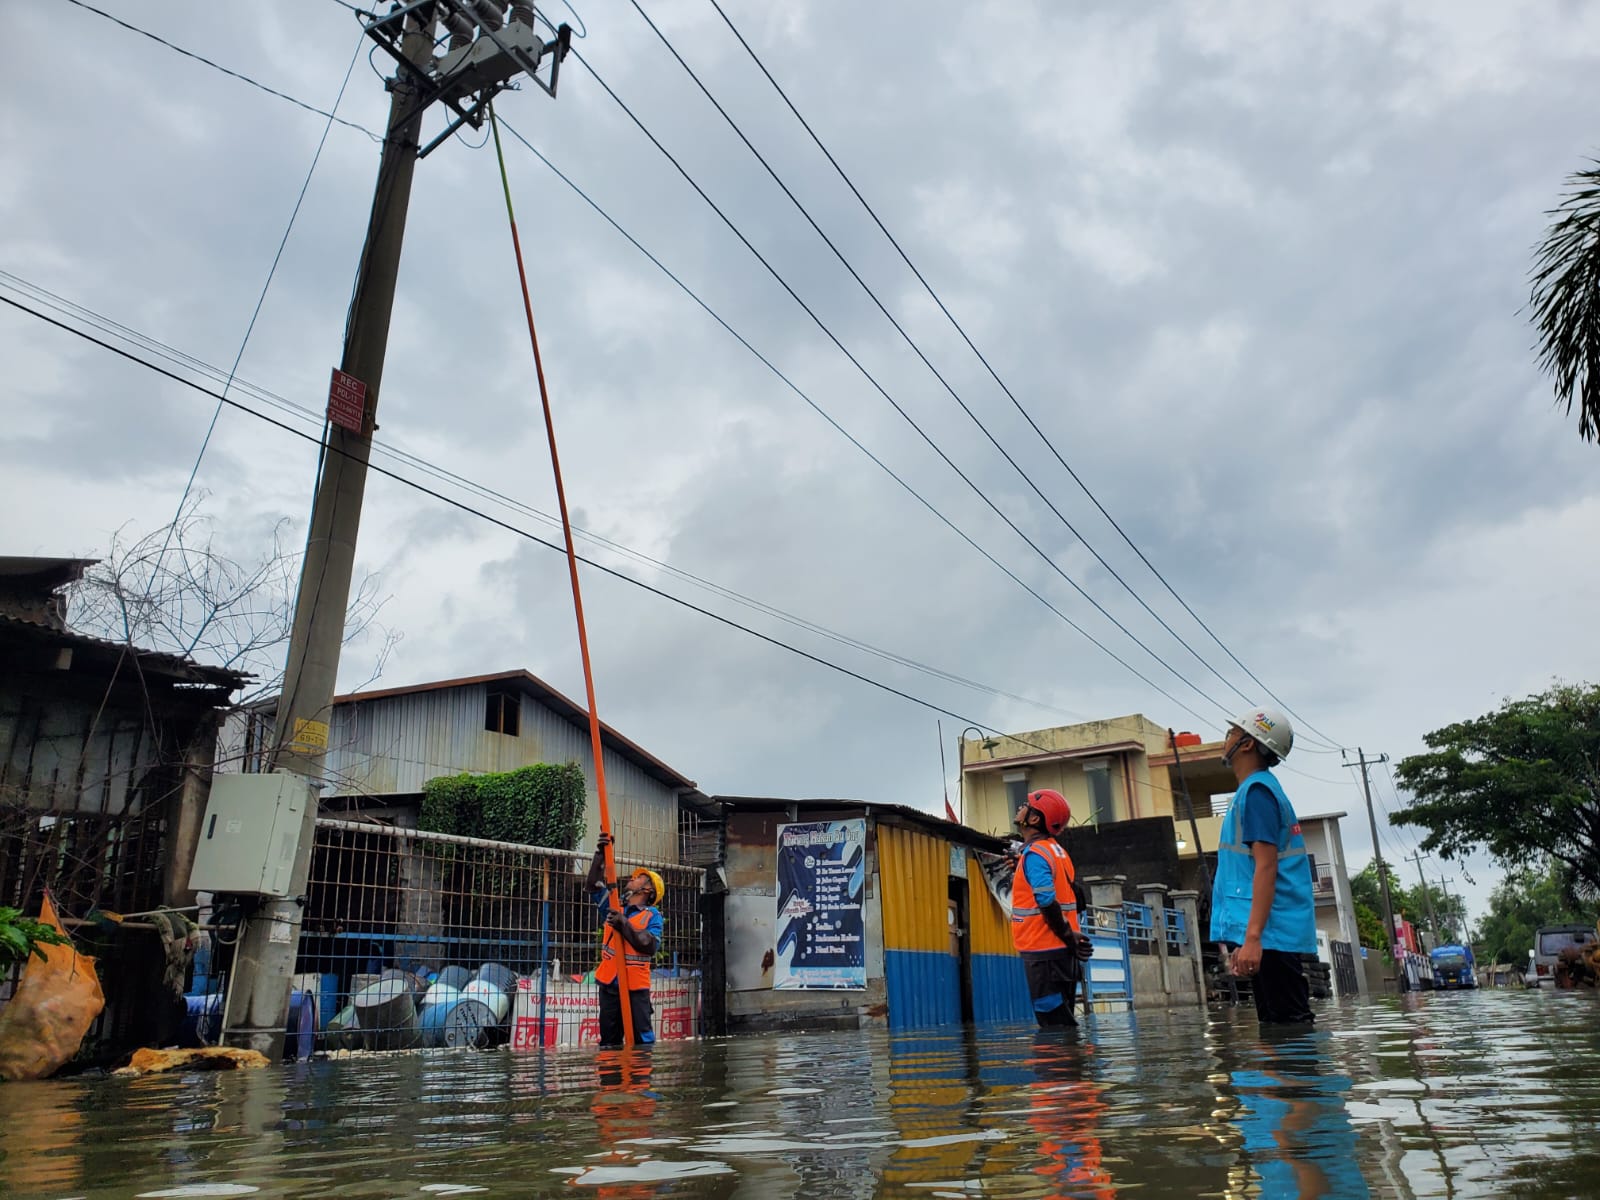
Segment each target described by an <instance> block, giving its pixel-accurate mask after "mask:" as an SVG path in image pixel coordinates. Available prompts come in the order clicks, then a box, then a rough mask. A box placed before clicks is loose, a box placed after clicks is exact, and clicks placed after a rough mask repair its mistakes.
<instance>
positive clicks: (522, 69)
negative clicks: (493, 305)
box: [222, 0, 571, 1059]
mask: <svg viewBox="0 0 1600 1200" xmlns="http://www.w3.org/2000/svg"><path fill="white" fill-rule="evenodd" d="M506 8H507V0H414V2H402V3H397V4H395V5H394V6H393V7H392V8H391V9H390V11H389V12H388V13H386V14H383V15H381V16H375V17H373V18H371V20H370V21H369V22H368V23H367V25H366V32H367V35H368V36H369V37H371V38H372V40H373V41H374V42H376V43H377V45H378V47H379V48H380V49H382V50H384V51H385V52H386V53H388V54H389V56H390V57H391V58H393V59H394V61H395V66H396V70H395V75H394V77H393V78H392V79H390V80H388V82H387V87H388V90H389V93H390V102H389V120H388V124H387V126H386V127H385V136H384V141H383V152H382V155H381V157H380V158H379V161H378V181H377V186H376V187H375V189H374V192H373V197H372V211H371V214H370V216H369V217H368V222H367V236H366V242H365V244H364V245H363V247H362V251H361V261H360V265H359V267H358V269H357V275H356V285H355V293H354V296H353V299H352V301H351V306H350V314H349V321H348V324H347V326H346V328H345V342H344V353H343V356H342V359H341V362H340V368H339V370H340V372H341V373H342V376H343V378H341V375H340V374H336V375H335V376H334V380H335V382H334V385H333V388H332V389H331V390H330V397H329V407H328V419H329V424H328V442H327V451H326V453H325V454H324V455H323V461H322V470H321V475H320V476H319V478H318V480H317V492H316V498H315V500H314V501H313V502H312V508H311V526H310V531H309V533H308V536H307V539H306V552H305V558H304V560H303V562H302V565H301V573H300V589H299V593H298V596H297V598H296V601H295V614H294V625H293V627H292V631H291V633H290V638H289V654H288V662H287V665H286V667H285V670H284V677H283V691H282V693H281V694H280V696H279V698H278V710H277V717H276V725H275V732H274V738H275V742H274V746H273V752H272V758H271V768H272V770H274V771H282V772H288V773H291V774H295V775H299V776H302V777H304V778H306V779H309V780H311V781H313V786H314V787H317V786H320V784H321V781H322V779H323V773H324V772H323V758H324V755H325V754H326V752H327V748H328V733H329V726H330V724H331V721H332V714H333V696H334V686H335V684H336V682H337V678H338V672H339V652H340V650H341V649H342V647H343V644H344V625H345V610H346V608H347V607H348V604H349V599H350V581H351V576H352V574H353V573H354V569H355V552H356V535H357V532H358V530H359V528H360V524H361V504H362V499H363V496H364V493H365V491H366V482H367V463H368V459H369V457H370V455H371V452H372V434H373V431H374V430H376V429H377V422H376V420H375V418H376V416H377V407H378V393H379V387H380V385H381V383H382V380H383V365H384V356H385V353H386V351H387V349H388V342H389V319H390V314H391V313H392V311H393V308H394V296H395V284H396V281H397V279H398V276H399V272H400V250H401V244H402V242H403V241H404V239H405V226H406V210H407V208H408V207H409V204H410V200H411V181H412V177H413V175H414V174H415V171H416V164H417V160H418V159H419V158H423V157H426V156H427V155H428V154H429V153H431V152H432V151H433V150H434V149H435V148H437V147H438V146H439V145H440V144H442V143H443V142H444V141H445V140H446V139H447V138H449V137H450V136H451V135H452V134H453V133H454V132H455V131H456V129H458V128H459V127H460V126H462V125H464V124H466V125H471V126H473V127H474V128H478V127H480V126H481V125H482V124H483V122H484V120H485V118H486V117H487V114H488V105H489V103H490V101H491V100H492V99H493V98H494V96H495V94H496V93H498V92H500V91H501V90H503V89H504V88H505V87H506V86H507V84H508V83H509V82H510V81H511V80H512V79H513V78H515V77H516V76H517V75H519V74H523V73H526V74H527V75H528V76H530V77H531V78H532V79H533V80H534V82H536V83H538V84H539V86H540V87H542V88H543V89H544V90H545V91H546V92H548V93H549V94H550V95H551V96H552V97H553V96H554V95H555V89H556V80H557V77H558V74H559V71H560V64H561V59H562V58H563V57H564V56H565V55H566V52H567V49H568V47H569V45H570V39H571V30H570V29H569V28H568V27H567V26H565V25H562V26H561V27H560V29H559V30H558V32H557V37H556V40H555V41H553V42H550V43H548V44H546V43H544V42H543V41H542V39H541V38H540V37H539V35H538V34H537V32H536V31H535V28H534V10H533V5H532V3H531V2H527V0H516V2H515V3H511V4H510V8H511V14H510V20H509V21H507V19H506ZM441 20H442V21H443V22H444V24H445V27H446V28H447V29H448V30H449V33H450V43H449V48H448V50H447V51H446V52H445V53H444V54H443V55H441V56H439V57H435V50H436V48H437V43H436V41H435V30H436V28H437V25H438V23H439V22H440V21H441ZM546 57H548V59H549V64H550V66H549V82H548V83H547V82H546V81H545V80H544V79H541V78H539V76H538V74H537V71H538V68H539V65H540V60H541V59H542V58H546ZM435 102H439V103H442V104H444V105H445V106H446V107H448V108H449V109H450V110H451V111H452V112H453V113H454V114H455V117H454V119H451V120H450V121H449V122H448V123H447V125H446V127H445V129H444V131H443V132H442V133H440V134H439V135H438V136H437V137H436V138H434V139H433V140H432V141H431V142H429V143H428V145H426V146H422V145H421V136H422V123H423V117H424V116H425V115H426V113H427V111H428V110H429V108H430V107H432V105H433V104H434V103H435ZM341 402H342V403H341ZM317 810H318V803H317V801H316V800H315V799H313V800H312V802H311V803H309V804H307V805H306V811H305V814H304V817H303V819H302V821H301V826H300V831H299V842H298V843H297V846H296V850H295V857H294V867H293V870H292V873H291V877H290V891H291V893H292V894H291V896H290V897H289V898H286V899H273V898H266V899H263V900H262V901H261V903H260V905H259V906H258V907H256V908H255V909H254V911H250V912H247V915H246V917H245V920H244V927H243V929H242V930H241V932H240V935H239V944H238V948H237V950H236V952H235V954H234V960H233V969H232V973H231V978H230V980H229V984H228V994H227V1002H226V1006H225V1008H224V1013H223V1022H222V1024H223V1035H222V1037H223V1041H224V1042H225V1043H226V1044H228V1045H233V1046H241V1047H247V1048H250V1049H255V1050H260V1051H261V1052H262V1053H264V1054H266V1055H267V1056H268V1057H269V1058H273V1059H276V1058H277V1057H279V1056H280V1055H281V1053H282V1048H283V1038H284V1025H285V1023H286V1021H287V1019H288V1012H289V984H290V979H291V976H292V975H293V974H294V968H295V960H296V958H297V956H298V953H299V943H300V922H301V916H302V911H303V909H304V906H305V899H306V889H307V886H308V884H309V881H310V875H311V855H312V847H313V844H314V842H315V839H316V822H317Z"/></svg>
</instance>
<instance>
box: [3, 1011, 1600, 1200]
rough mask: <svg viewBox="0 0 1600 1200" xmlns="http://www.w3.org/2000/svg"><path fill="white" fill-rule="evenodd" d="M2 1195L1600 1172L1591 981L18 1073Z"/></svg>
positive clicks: (1561, 1177)
mask: <svg viewBox="0 0 1600 1200" xmlns="http://www.w3.org/2000/svg"><path fill="white" fill-rule="evenodd" d="M0 1151H3V1155H4V1156H3V1157H0V1195H3V1196H5V1197H7V1200H24V1198H27V1200H32V1198H34V1197H49V1198H50V1200H65V1198H67V1197H87V1198H91V1200H99V1198H101V1197H132V1196H182V1195H187V1196H234V1195H237V1196H245V1195H249V1196H259V1197H262V1198H263V1200H265V1198H268V1197H334V1196H338V1197H352V1198H355V1197H417V1198H419V1200H425V1198H427V1197H431V1196H450V1195H474V1196H483V1197H486V1198H487V1197H497V1196H567V1197H573V1198H574V1200H578V1198H582V1197H587V1196H595V1197H602V1196H606V1197H655V1196H681V1197H719V1198H731V1197H740V1198H750V1200H778V1198H783V1197H806V1198H811V1197H835V1196H839V1197H863V1198H864V1197H889V1196H893V1197H916V1198H918V1200H929V1198H932V1197H940V1198H946V1200H955V1198H963V1200H964V1198H967V1197H976V1196H1000V1197H1056V1196H1060V1197H1068V1196H1071V1197H1076V1196H1089V1197H1109V1196H1113V1195H1123V1194H1127V1195H1139V1196H1148V1197H1165V1196H1247V1195H1262V1196H1341V1197H1342V1196H1399V1197H1411V1196H1416V1197H1423V1196H1444V1197H1455V1196H1539V1197H1543V1196H1600V996H1597V995H1595V994H1594V993H1585V994H1577V993H1563V994H1559V995H1556V994H1551V993H1549V992H1542V993H1540V992H1525V991H1520V990H1516V991H1509V990H1508V991H1485V992H1478V993H1472V992H1453V993H1439V994H1427V995H1421V996H1410V997H1403V998H1402V997H1395V998H1387V999H1384V1000H1379V1001H1374V1002H1371V1003H1367V1004H1361V1005H1355V1004H1350V1005H1344V1006H1333V1005H1329V1006H1325V1007H1324V1008H1323V1010H1322V1012H1321V1015H1320V1017H1319V1022H1318V1026H1317V1028H1316V1030H1315V1032H1312V1033H1309V1034H1304V1033H1302V1034H1284V1033H1276V1034H1270V1035H1264V1034H1263V1033H1262V1032H1261V1031H1260V1030H1259V1029H1258V1027H1257V1026H1256V1023H1255V1020H1254V1014H1253V1012H1251V1011H1250V1010H1248V1009H1237V1010H1228V1009H1213V1010H1211V1011H1209V1012H1206V1011H1202V1010H1197V1009H1196V1010H1183V1011H1174V1012H1170V1013H1169V1012H1148V1011H1146V1012H1140V1013H1137V1014H1132V1015H1130V1014H1110V1015H1108V1014H1099V1015H1096V1016H1093V1017H1091V1018H1089V1019H1088V1021H1087V1022H1086V1024H1085V1026H1084V1027H1083V1028H1082V1029H1081V1030H1080V1031H1078V1032H1076V1033H1067V1034H1063V1033H1060V1032H1056V1031H1052V1032H1049V1033H1041V1032H1038V1031H1035V1030H1033V1029H1032V1028H1024V1027H1021V1026H999V1027H982V1028H978V1029H975V1030H974V1029H967V1030H961V1029H952V1030H942V1031H937V1032H930V1033H925V1034H920V1035H907V1036H891V1035H889V1034H886V1033H882V1032H875V1033H832V1032H830V1033H810V1034H807V1033H795V1034H773V1035H766V1036H760V1037H743V1038H734V1039H718V1040H714V1041H709V1042H686V1043H685V1042H679V1043H670V1042H669V1043H663V1044H662V1045H661V1046H659V1047H658V1048H657V1049H655V1050H654V1052H653V1053H652V1052H646V1051H633V1052H629V1053H626V1054H622V1053H618V1052H596V1051H584V1050H562V1051H552V1052H548V1053H545V1054H538V1053H534V1054H526V1055H523V1054H517V1055H513V1054H511V1053H509V1052H505V1051H498V1052H491V1053H475V1052H470V1051H448V1050H441V1051H429V1052H426V1053H422V1054H413V1055H398V1056H382V1057H371V1058H365V1059H362V1060H359V1061H353V1062H352V1061H344V1062H318V1063H307V1064H301V1065H298V1066H292V1067H284V1068H281V1069H273V1070H267V1071H253V1072H243V1073H238V1074H233V1073H229V1074H193V1075H186V1076H156V1077H149V1078H145V1079H137V1080H121V1079H112V1078H100V1079H93V1080H80V1081H63V1082H51V1083H42V1084H11V1085H0Z"/></svg>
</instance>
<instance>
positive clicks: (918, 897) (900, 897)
mask: <svg viewBox="0 0 1600 1200" xmlns="http://www.w3.org/2000/svg"><path fill="white" fill-rule="evenodd" d="M877 828H878V889H879V893H878V894H879V897H880V905H881V908H882V912H883V974H884V984H885V986H886V988H887V991H888V993H889V1028H891V1029H916V1028H919V1027H923V1026H928V1025H945V1024H959V1023H960V1021H961V979H960V975H959V972H960V968H961V962H960V960H959V959H958V958H956V957H955V956H954V955H952V954H951V953H950V931H949V924H948V920H947V908H946V901H947V897H948V895H949V889H950V847H949V843H948V842H946V841H945V840H944V839H943V838H937V837H934V836H932V835H931V834H926V833H919V832H917V831H916V830H913V829H905V828H901V827H899V826H894V825H883V824H880V825H878V827H877Z"/></svg>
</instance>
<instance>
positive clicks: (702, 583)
mask: <svg viewBox="0 0 1600 1200" xmlns="http://www.w3.org/2000/svg"><path fill="white" fill-rule="evenodd" d="M501 124H502V125H504V122H503V121H502V122H501ZM0 283H4V284H6V285H8V286H11V287H12V288H14V289H15V290H17V291H19V292H21V293H23V294H24V295H27V296H28V297H29V298H30V299H32V300H34V301H35V302H36V303H40V304H43V305H44V306H45V307H46V308H49V309H51V310H53V311H55V312H59V313H61V314H63V315H65V316H71V317H73V318H74V319H77V320H81V321H84V322H85V323H87V324H90V325H92V326H94V327H96V328H98V329H100V330H101V331H102V332H105V333H108V334H114V335H115V336H117V337H119V338H122V339H123V340H125V341H128V342H131V343H132V344H134V345H137V346H139V347H140V348H141V349H144V350H146V351H148V352H149V353H152V354H155V355H157V356H158V357H161V358H164V359H166V360H167V361H168V362H171V363H174V364H176V365H180V366H183V367H186V368H188V369H190V370H193V371H196V372H198V373H199V374H201V375H204V376H206V377H208V378H211V379H214V380H217V381H219V382H220V381H222V380H223V379H225V378H227V377H228V376H227V374H226V373H225V372H224V371H223V370H222V369H221V368H220V367H217V366H214V365H212V364H210V363H207V362H205V361H204V360H203V359H199V358H196V357H194V356H193V355H189V354H186V353H184V352H183V351H181V350H178V349H177V348H176V347H173V346H170V345H168V344H167V343H165V342H162V341H160V340H158V339H156V338H153V337H151V336H149V335H148V334H144V333H142V332H140V331H138V330H136V329H133V328H132V327H130V326H127V325H123V324H121V323H120V322H117V321H115V320H113V319H112V318H110V317H107V316H105V315H103V314H101V313H98V312H96V311H95V310H93V309H89V308H85V307H84V306H83V305H80V304H76V303H74V302H73V301H70V300H67V299H66V298H64V297H62V296H59V295H57V294H56V293H54V292H51V291H49V290H48V289H46V288H43V287H41V286H39V285H38V284H35V283H32V282H30V281H28V280H26V279H23V278H22V277H21V276H18V275H15V274H13V273H11V272H9V271H6V270H3V269H0ZM233 384H234V390H236V391H241V392H244V393H246V394H247V395H249V396H250V397H252V398H253V399H256V400H259V401H261V402H262V403H265V404H268V405H271V406H272V407H274V408H276V409H278V410H280V411H281V412H284V413H286V414H288V415H290V416H294V417H297V418H301V419H304V420H306V421H308V422H310V423H311V425H312V427H313V428H315V429H317V430H319V431H320V430H321V429H322V427H323V424H324V421H325V418H324V416H323V415H322V414H319V413H318V412H317V411H316V410H314V409H312V408H309V407H307V406H305V405H302V404H298V403H296V402H295V401H293V400H290V399H288V398H286V397H284V396H282V395H279V394H278V393H276V392H272V391H269V390H267V389H266V388H263V387H261V386H259V385H257V384H254V383H251V382H249V381H248V380H243V379H238V378H234V380H233ZM372 446H373V449H374V450H375V451H377V452H378V453H380V454H383V455H385V456H387V457H389V458H391V459H393V460H395V461H398V462H402V463H405V464H406V465H408V466H411V467H414V468H415V469H417V470H419V471H421V472H423V473H424V474H426V475H428V476H430V477H432V478H434V479H437V480H440V481H441V482H448V483H451V484H454V485H456V486H459V487H462V488H465V489H466V490H468V491H470V492H472V493H473V494H475V495H478V496H480V497H482V498H484V499H487V500H492V501H494V502H496V503H498V504H501V505H503V506H505V507H506V508H508V509H511V510H513V511H516V512H520V513H523V514H525V515H527V516H529V517H532V518H534V519H535V520H538V521H541V522H544V523H546V524H551V525H554V524H556V518H554V517H552V516H551V515H550V514H548V513H545V512H543V511H541V510H540V509H537V508H534V507H532V506H531V505H528V504H526V503H524V502H522V501H520V500H517V499H515V498H514V497H511V496H508V495H506V494H505V493H503V492H499V491H496V490H495V489H493V488H491V487H489V486H487V485H485V484H482V483H479V482H477V481H476V480H473V479H470V478H468V477H466V476H464V475H460V474H457V473H455V472H453V471H450V470H449V469H448V468H445V467H442V466H440V465H439V464H437V463H434V462H432V461H431V460H429V459H427V458H424V457H422V456H420V455H416V454H413V453H411V452H409V451H407V450H405V449H403V448H401V447H399V446H395V445H393V444H389V443H385V442H383V441H380V440H379V439H377V438H374V439H373V440H372ZM573 529H574V531H575V532H577V533H578V534H579V535H580V536H582V537H583V538H584V539H585V540H586V541H588V542H591V543H593V544H595V545H597V546H602V547H604V548H606V549H607V550H610V551H612V552H613V553H616V554H618V555H621V556H622V557H625V558H628V559H632V560H633V561H636V562H638V563H640V564H641V565H644V566H648V567H651V568H654V569H656V570H659V571H662V572H664V573H666V574H668V575H671V576H673V577H675V578H678V579H681V580H683V581H685V582H687V583H690V584H692V585H693V586H695V587H698V588H701V589H703V590H705V591H708V592H711V593H712V594H714V595H717V596H721V597H722V598H724V599H727V600H731V601H733V602H734V603H737V604H740V605H742V606H744V607H746V608H750V609H751V610H753V611H756V612H759V613H762V614H764V615H766V616H770V617H773V618H775V619H777V620H780V621H783V622H785V623H787V624H790V625H793V626H795V627H796V628H800V629H804V630H806V631H808V632H811V633H814V634H817V635H818V636H820V637H823V638H826V639H828V640H830V641H833V642H836V643H838V644H840V645H844V646H848V647H850V648H852V649H856V650H860V651H862V652H864V653H866V654H870V655H873V656H874V657H877V658H880V659H882V660H884V661H887V662H892V663H895V664H896V665H899V666H903V667H906V668H908V669H910V670H914V671H919V672H921V673H924V674H927V675H930V676H932V677H934V678H938V679H942V680H945V681H946V682H950V683H955V684H958V685H960V686H962V687H967V688H970V689H972V690H974V691H979V692H984V693H986V694H988V695H991V696H994V697H996V698H999V699H1006V700H1014V701H1017V702H1019V703H1022V704H1027V705H1029V706H1031V707H1034V708H1038V709H1043V710H1047V711H1054V712H1059V713H1062V714H1063V715H1066V716H1069V717H1072V718H1073V719H1075V720H1082V719H1083V718H1082V714H1079V713H1073V712H1069V711H1068V710H1066V709H1062V708H1060V707H1058V706H1056V705H1053V704H1050V703H1047V702H1046V701H1043V700H1038V699H1035V698H1033V697H1030V696H1024V695H1021V694H1019V693H1016V692H1011V691H1007V690H1006V689H1004V688H1000V687H996V686H994V685H991V684H986V683H983V682H981V681H979V680H975V679H970V678H967V677H966V676H963V675H960V674H957V673H955V672H952V671H947V670H944V669H943V668H941V667H937V666H933V665H931V664H929V663H926V662H923V661H921V660H918V659H916V658H913V657H911V656H909V655H904V654H900V653H899V652H897V651H893V650H887V649H884V648H882V647H879V646H876V645H873V644H872V643H870V642H866V641H863V640H861V639H859V638H856V637H853V636H852V635H850V634H846V633H841V632H839V631H837V630H834V629H831V628H829V627H828V626H825V625H822V624H819V623H817V622H814V621H811V620H809V619H808V618H806V617H802V616H799V615H797V614H795V613H792V612H789V611H788V610H786V609H783V608H781V607H779V606H777V605H773V604H769V603H767V602H766V601H763V600H759V599H756V598H755V597H752V596H748V595H745V594H743V593H741V592H738V591H735V590H734V589H732V588H728V587H725V586H724V585H722V584H719V583H717V582H715V581H714V580H711V579H707V578H705V577H703V576H701V575H697V574H695V573H694V572H692V571H687V570H684V569H683V568H680V567H677V566H674V565H673V564H671V563H669V562H666V561H664V560H662V559H658V558H654V557H652V556H651V555H648V554H645V553H643V552H642V551H639V550H635V549H633V548H632V547H630V546H627V545H624V544H623V543H621V542H617V541H614V540H612V539H610V538H607V537H604V536H602V535H600V534H597V533H594V532H593V531H590V530H586V529H583V528H582V527H581V526H574V527H573Z"/></svg>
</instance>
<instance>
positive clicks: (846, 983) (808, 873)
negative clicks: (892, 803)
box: [772, 819, 867, 991]
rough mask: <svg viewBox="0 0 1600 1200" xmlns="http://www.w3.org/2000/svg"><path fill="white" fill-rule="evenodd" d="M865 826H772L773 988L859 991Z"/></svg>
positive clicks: (862, 980) (863, 963) (863, 970)
mask: <svg viewBox="0 0 1600 1200" xmlns="http://www.w3.org/2000/svg"><path fill="white" fill-rule="evenodd" d="M866 884H867V822H866V820H865V819H858V820H854V821H807V822H803V823H800V824H794V825H779V826H778V921H777V930H778V947H777V957H778V961H777V964H776V967H775V969H774V971H773V976H772V986H773V988H774V989H777V990H782V991H792V990H797V989H801V988H865V987H866V986H867V956H866V922H865V919H864V917H863V915H862V901H863V898H864V897H865V896H866Z"/></svg>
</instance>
